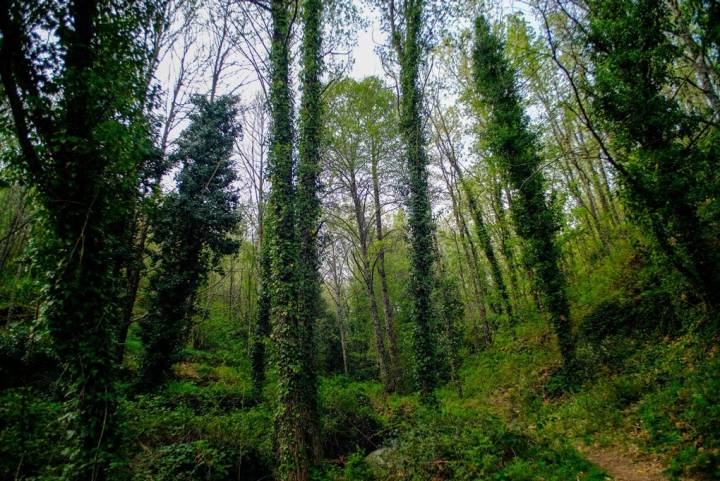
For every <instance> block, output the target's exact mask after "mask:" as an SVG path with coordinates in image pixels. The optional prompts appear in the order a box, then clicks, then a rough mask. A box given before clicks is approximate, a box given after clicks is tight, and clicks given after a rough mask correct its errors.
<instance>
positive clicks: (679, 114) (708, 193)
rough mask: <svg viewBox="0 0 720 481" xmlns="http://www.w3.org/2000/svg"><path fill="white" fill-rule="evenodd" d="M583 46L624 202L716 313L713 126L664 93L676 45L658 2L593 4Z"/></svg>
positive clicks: (719, 300)
mask: <svg viewBox="0 0 720 481" xmlns="http://www.w3.org/2000/svg"><path fill="white" fill-rule="evenodd" d="M588 22H589V24H588V31H587V39H586V40H587V43H588V45H589V46H590V49H591V54H590V58H591V61H592V63H593V66H594V71H595V75H594V81H593V83H592V84H591V86H590V90H591V94H592V107H593V110H594V112H595V113H596V115H597V116H598V117H599V119H600V122H601V124H602V125H603V126H604V127H606V128H607V130H608V131H609V132H611V133H612V134H613V146H614V147H615V150H616V151H617V152H618V154H619V155H618V157H619V158H618V159H615V158H614V157H615V156H611V158H610V160H612V161H613V164H614V166H615V168H616V169H617V171H618V172H619V173H620V176H621V179H622V181H623V184H624V185H625V186H626V189H625V192H626V197H627V200H628V201H629V203H630V206H631V207H632V208H633V210H634V211H635V212H636V214H638V215H639V218H640V220H641V221H643V222H644V223H645V224H646V225H649V227H650V229H651V232H652V235H653V236H654V238H655V240H656V241H657V242H658V244H659V245H660V247H661V249H662V251H663V252H664V253H665V254H666V255H667V257H668V258H669V259H670V261H671V262H672V264H673V265H674V266H675V267H676V268H677V269H678V271H680V272H681V273H682V274H683V275H684V276H685V277H686V278H687V279H688V280H689V281H690V283H691V284H692V285H693V286H694V287H695V288H696V289H697V291H698V292H699V293H700V294H701V296H702V297H703V299H704V300H705V301H706V302H707V303H708V304H709V305H711V306H712V307H713V308H717V307H718V305H719V304H720V259H719V258H718V255H717V248H716V242H715V240H716V239H714V235H713V233H712V231H711V230H710V229H709V228H708V226H709V224H710V223H711V222H713V221H717V219H718V213H717V211H716V210H715V209H711V210H708V209H707V208H706V207H704V206H705V205H706V204H707V203H708V202H711V199H713V198H714V197H715V195H716V193H717V188H718V185H719V184H718V182H719V178H718V175H717V158H718V154H719V153H720V152H719V150H718V145H719V143H718V130H717V128H716V127H714V126H709V125H707V124H706V123H705V121H704V120H703V118H702V116H701V115H699V114H698V112H694V111H691V112H689V113H688V112H686V111H685V110H684V109H683V108H682V107H681V105H680V103H679V101H678V100H677V99H676V98H675V97H674V96H673V97H668V96H667V95H666V93H665V90H666V88H667V86H668V85H669V83H670V79H671V75H672V73H671V69H672V67H673V62H674V61H675V59H676V58H677V56H678V51H677V47H676V46H675V45H674V44H673V43H672V42H671V40H670V39H669V38H668V36H667V34H666V32H668V31H671V30H672V28H671V27H672V23H671V19H670V16H669V11H668V7H667V5H666V4H665V3H664V2H653V1H649V0H647V1H646V0H643V1H639V2H624V1H619V0H616V1H604V2H598V1H593V2H590V4H589V10H588ZM709 93H710V94H712V92H709Z"/></svg>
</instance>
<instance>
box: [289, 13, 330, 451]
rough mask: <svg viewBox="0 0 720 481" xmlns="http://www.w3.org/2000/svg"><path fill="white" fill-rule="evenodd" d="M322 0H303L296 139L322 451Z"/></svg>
mask: <svg viewBox="0 0 720 481" xmlns="http://www.w3.org/2000/svg"><path fill="white" fill-rule="evenodd" d="M322 12H323V5H322V0H305V2H304V4H303V17H302V24H303V41H302V46H301V54H302V74H301V76H300V79H301V86H302V100H301V104H300V125H299V130H300V138H299V141H298V182H297V185H298V187H297V194H296V199H295V215H296V218H295V222H296V225H297V230H298V237H299V241H300V265H299V269H298V274H299V279H298V309H299V310H298V316H299V317H298V323H299V327H300V336H301V339H300V341H301V343H302V349H303V351H304V355H303V357H304V363H303V365H302V370H303V381H302V382H303V388H302V394H303V396H304V398H303V404H304V406H303V409H304V410H306V411H307V415H308V417H309V419H308V420H307V421H308V424H307V425H306V427H305V428H306V435H307V436H308V439H307V440H306V443H307V444H308V445H309V447H312V449H313V455H314V456H315V458H319V456H320V442H319V438H318V432H317V401H316V394H315V392H316V384H317V379H316V374H315V367H316V366H315V362H314V360H315V349H314V324H315V323H316V321H317V319H318V317H319V314H320V312H319V306H320V305H321V298H320V273H319V268H320V260H319V259H318V245H317V244H318V241H317V238H318V231H319V229H320V210H321V206H320V199H319V197H318V190H319V177H320V168H321V167H320V145H321V143H322V141H321V138H320V137H321V131H322V99H321V94H322V83H321V80H320V75H321V74H322V51H321V48H322Z"/></svg>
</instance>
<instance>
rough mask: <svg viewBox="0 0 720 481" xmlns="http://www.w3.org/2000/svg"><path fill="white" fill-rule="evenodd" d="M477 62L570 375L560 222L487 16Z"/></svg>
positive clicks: (480, 22) (571, 345) (491, 132)
mask: <svg viewBox="0 0 720 481" xmlns="http://www.w3.org/2000/svg"><path fill="white" fill-rule="evenodd" d="M475 41H476V44H475V49H474V52H473V67H474V80H475V87H476V89H477V92H478V94H480V96H481V97H482V99H483V101H484V102H485V103H486V104H487V106H488V107H489V111H490V115H489V119H488V122H487V130H486V137H487V144H488V146H489V148H490V150H491V152H492V153H493V155H494V159H495V161H496V162H497V163H498V166H499V168H500V170H501V172H502V173H503V175H504V176H505V178H506V179H507V182H508V183H509V184H510V185H511V186H512V187H513V188H514V189H515V190H516V191H517V195H516V196H515V198H514V202H513V205H512V215H513V220H514V221H515V226H516V229H517V232H518V234H519V235H520V236H521V237H522V238H523V239H525V241H526V243H525V257H526V260H527V262H528V264H529V265H530V266H532V268H533V269H534V270H535V276H534V280H535V284H536V289H537V291H538V292H541V293H542V294H543V296H544V301H545V302H544V304H545V307H546V309H547V311H548V313H549V314H550V317H551V322H552V325H553V327H554V330H555V334H556V335H557V338H558V344H559V345H560V353H561V355H562V358H563V366H564V370H565V373H566V374H568V375H571V373H572V367H573V365H574V361H575V339H574V336H573V334H572V325H571V323H570V306H569V303H568V299H567V294H566V292H565V278H564V275H563V273H562V271H561V270H560V266H559V261H560V251H559V249H558V246H557V243H556V242H555V235H556V233H557V231H558V222H557V219H556V215H555V212H554V211H553V209H551V207H550V206H549V204H548V201H547V199H546V198H545V179H544V176H543V175H542V168H541V167H542V164H541V159H540V157H539V155H538V149H537V145H536V143H537V141H536V138H535V136H534V135H533V133H532V132H531V131H530V128H529V127H528V120H527V117H526V116H525V114H524V112H523V108H522V102H521V100H520V96H519V94H518V89H517V85H516V81H515V72H514V71H513V70H512V68H511V67H510V65H509V63H508V61H507V59H506V58H505V56H504V54H503V46H502V42H501V41H500V40H499V39H498V38H497V36H496V35H495V34H494V33H493V32H492V30H491V28H490V25H489V24H488V22H487V20H486V19H485V18H484V17H482V16H481V17H478V19H477V20H476V22H475Z"/></svg>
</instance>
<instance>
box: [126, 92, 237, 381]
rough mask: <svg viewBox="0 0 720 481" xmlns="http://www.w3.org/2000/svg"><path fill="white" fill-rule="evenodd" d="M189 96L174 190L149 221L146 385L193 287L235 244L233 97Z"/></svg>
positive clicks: (171, 349) (191, 300)
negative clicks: (154, 249)
mask: <svg viewBox="0 0 720 481" xmlns="http://www.w3.org/2000/svg"><path fill="white" fill-rule="evenodd" d="M193 102H194V106H195V110H194V111H193V113H192V114H191V115H190V125H189V126H188V127H187V128H186V129H185V130H184V131H183V132H182V134H181V135H180V138H179V139H178V148H177V151H176V152H175V153H174V154H173V155H172V156H171V160H172V161H173V163H180V164H181V165H182V168H181V170H180V173H179V174H178V176H177V179H176V180H177V186H178V187H177V192H173V193H171V194H169V195H168V196H167V197H166V198H165V200H164V202H163V204H162V206H161V208H160V209H159V211H158V213H157V215H156V216H155V219H154V223H153V225H154V237H155V240H156V241H157V243H158V244H159V246H160V252H159V255H158V259H157V261H158V267H157V269H156V270H155V272H154V274H153V276H152V277H151V279H150V289H151V293H150V306H149V309H148V313H147V315H146V316H145V317H144V318H143V319H142V321H141V323H140V326H141V338H142V340H143V343H144V345H145V355H144V357H143V361H142V368H141V371H142V372H141V377H142V384H143V386H144V387H145V388H153V387H156V386H158V385H159V384H160V383H161V382H162V380H163V378H164V377H165V376H166V375H167V374H168V372H169V370H170V367H171V366H172V364H173V363H174V362H176V361H177V360H178V355H179V353H180V351H181V349H182V347H183V346H184V345H185V342H186V341H187V335H188V330H189V329H190V327H191V319H192V316H193V314H194V313H195V297H196V293H197V289H198V287H199V286H200V285H201V284H202V283H203V282H204V281H205V279H206V278H207V275H208V272H209V270H210V269H211V268H215V267H217V265H218V262H219V260H220V258H221V256H223V255H228V254H232V253H234V252H236V251H237V249H238V247H239V244H238V242H237V241H236V240H234V239H233V238H232V237H231V236H230V234H231V233H232V230H233V229H234V228H235V227H236V226H237V224H238V221H239V218H238V213H237V210H236V208H237V204H238V194H237V192H236V191H235V190H234V189H233V187H232V183H233V182H234V181H235V179H236V175H235V171H234V170H233V166H232V162H231V159H230V157H231V154H232V149H233V144H234V141H235V139H236V138H237V136H238V135H239V134H240V127H239V124H238V123H237V121H236V119H235V117H236V116H237V106H236V104H237V100H236V99H235V98H233V97H227V96H225V97H217V98H216V99H215V100H214V101H208V100H207V99H205V98H203V97H195V98H194V100H193Z"/></svg>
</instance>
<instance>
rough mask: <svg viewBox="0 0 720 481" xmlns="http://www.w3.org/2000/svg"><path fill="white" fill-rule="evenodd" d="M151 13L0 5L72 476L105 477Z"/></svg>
mask: <svg viewBox="0 0 720 481" xmlns="http://www.w3.org/2000/svg"><path fill="white" fill-rule="evenodd" d="M155 12H156V8H155V4H154V2H152V1H144V2H125V1H120V2H113V3H112V4H109V3H106V2H96V1H78V2H72V3H67V2H44V3H42V4H41V5H35V4H32V3H29V2H21V1H8V2H4V3H3V5H2V6H1V7H0V32H2V37H3V38H2V47H1V48H0V64H1V66H0V77H2V82H3V87H4V89H5V95H6V96H7V100H8V103H9V105H10V110H11V115H12V119H13V123H14V127H15V132H16V135H17V140H18V144H19V146H20V152H21V154H20V155H18V156H16V157H15V158H14V159H12V162H13V163H14V165H15V166H16V167H18V168H19V169H20V170H21V171H22V172H23V173H24V174H25V181H26V182H27V183H28V184H30V185H31V186H32V187H33V188H34V190H35V192H36V198H37V201H38V204H39V207H40V211H39V216H40V218H41V221H40V222H41V225H42V229H41V230H39V231H38V232H41V234H38V235H37V236H36V241H37V244H38V245H39V247H40V248H39V250H38V253H37V255H36V259H35V260H36V263H37V264H38V267H39V271H40V272H44V273H46V277H45V279H44V282H45V286H44V290H43V299H44V304H43V309H42V317H43V320H44V322H45V323H46V324H47V327H48V329H49V332H50V334H51V336H52V339H53V341H54V347H55V349H56V351H57V353H58V355H59V357H60V359H61V361H62V362H63V363H65V364H66V365H67V376H66V377H65V378H64V379H65V381H64V383H65V386H66V388H67V389H66V393H67V399H68V404H67V409H68V413H69V416H68V417H67V418H66V419H68V420H69V424H70V425H69V430H68V439H69V442H70V446H71V449H70V452H71V455H70V459H69V460H68V463H67V464H66V466H65V469H66V475H67V477H69V478H72V479H104V478H105V477H106V476H107V469H108V462H109V458H110V452H111V451H112V444H113V441H112V440H113V437H114V431H115V429H114V400H115V395H114V392H115V389H114V385H113V381H114V378H115V375H114V359H115V334H116V327H117V326H116V319H117V314H118V310H119V307H120V306H119V292H118V289H117V288H116V284H115V283H114V281H113V279H112V274H113V266H115V265H117V261H118V258H117V252H120V251H121V250H122V248H123V246H122V241H123V239H124V236H123V232H122V230H123V227H124V226H125V219H126V218H127V217H128V215H129V212H130V206H131V205H132V199H133V196H134V195H135V194H136V190H135V189H136V185H137V168H138V165H139V163H140V161H141V159H142V158H143V157H144V153H145V152H147V151H148V150H149V147H150V145H149V144H150V143H149V135H148V128H147V122H146V119H145V117H144V112H143V106H144V100H145V97H146V91H145V89H146V87H147V84H146V83H145V82H143V79H145V78H146V75H147V72H148V69H149V66H148V57H149V56H148V46H147V45H146V44H145V43H144V42H143V40H142V39H143V38H145V37H144V33H145V32H146V31H147V29H148V28H150V27H149V26H150V25H152V23H153V17H154V15H155ZM118 16H121V17H122V18H125V19H126V21H123V22H118V21H115V19H116V18H117V17H118ZM41 31H42V32H46V34H44V35H40V34H39V32H41Z"/></svg>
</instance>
